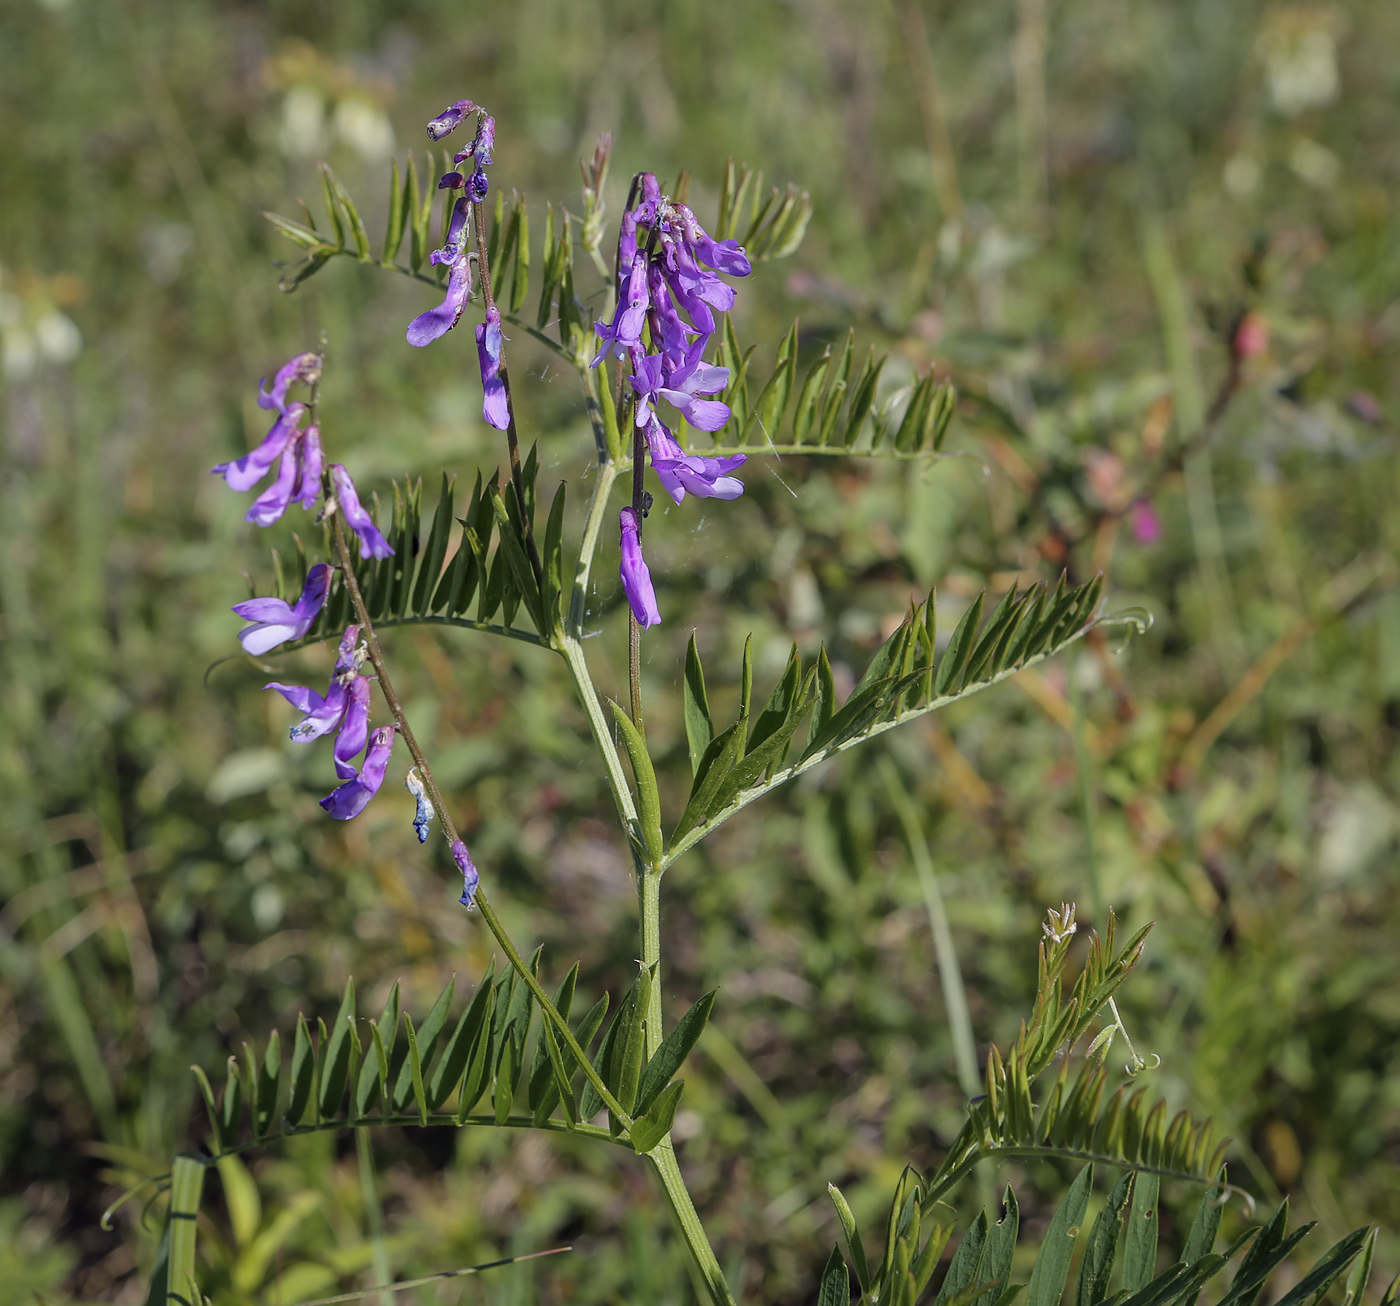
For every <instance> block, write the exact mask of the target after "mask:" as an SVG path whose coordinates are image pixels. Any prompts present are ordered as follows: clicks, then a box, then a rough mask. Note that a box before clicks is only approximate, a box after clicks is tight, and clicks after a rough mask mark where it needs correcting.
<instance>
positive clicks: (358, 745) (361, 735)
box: [333, 676, 369, 780]
mask: <svg viewBox="0 0 1400 1306" xmlns="http://www.w3.org/2000/svg"><path fill="white" fill-rule="evenodd" d="M368 738H369V680H368V678H367V677H365V676H355V677H354V679H352V680H351V681H350V682H349V683H348V684H347V685H346V686H345V711H344V713H343V715H342V716H341V718H340V729H339V731H337V733H336V736H335V748H334V750H333V760H334V762H335V773H336V775H337V776H339V777H340V778H341V779H342V780H352V779H354V776H355V759H356V758H357V757H359V755H360V754H361V753H363V752H364V751H365V740H366V739H368Z"/></svg>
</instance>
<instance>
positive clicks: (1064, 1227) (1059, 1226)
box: [1026, 1162, 1094, 1306]
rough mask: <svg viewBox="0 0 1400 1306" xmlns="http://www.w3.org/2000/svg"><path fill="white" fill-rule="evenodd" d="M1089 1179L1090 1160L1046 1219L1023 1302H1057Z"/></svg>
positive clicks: (1050, 1305)
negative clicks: (1045, 1226)
mask: <svg viewBox="0 0 1400 1306" xmlns="http://www.w3.org/2000/svg"><path fill="white" fill-rule="evenodd" d="M1093 1182H1094V1166H1093V1163H1092V1162H1091V1163H1090V1164H1088V1165H1086V1166H1085V1167H1084V1168H1083V1169H1082V1170H1081V1171H1080V1172H1079V1175H1078V1177H1077V1178H1076V1179H1075V1181H1074V1183H1072V1184H1071V1185H1070V1189H1069V1193H1068V1194H1067V1195H1066V1196H1065V1199H1064V1201H1062V1202H1061V1203H1060V1205H1059V1207H1058V1209H1057V1210H1056V1211H1055V1214H1054V1216H1053V1217H1052V1218H1051V1220H1050V1227H1049V1228H1048V1229H1047V1230H1046V1231H1045V1240H1044V1242H1042V1243H1041V1246H1040V1254H1039V1255H1038V1256H1037V1257H1036V1259H1035V1265H1034V1266H1033V1267H1032V1268H1031V1278H1030V1283H1029V1285H1028V1286H1027V1288H1026V1306H1058V1304H1059V1300H1060V1294H1061V1293H1062V1292H1063V1291H1064V1287H1065V1280H1066V1279H1067V1278H1068V1277H1069V1263H1070V1258H1071V1257H1072V1256H1073V1255H1074V1242H1075V1235H1076V1234H1077V1233H1078V1232H1079V1226H1080V1225H1081V1224H1082V1223H1083V1221H1084V1211H1085V1209H1086V1208H1087V1207H1088V1205H1089V1189H1090V1188H1091V1187H1092V1186H1093Z"/></svg>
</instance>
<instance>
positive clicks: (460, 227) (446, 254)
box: [428, 172, 470, 267]
mask: <svg viewBox="0 0 1400 1306" xmlns="http://www.w3.org/2000/svg"><path fill="white" fill-rule="evenodd" d="M460 175H461V174H460V173H455V172H449V173H448V174H447V177H458V176H460ZM447 177H444V178H443V181H446V180H447ZM458 185H461V183H460V182H458ZM469 208H470V206H469V205H468V203H467V201H466V197H465V196H463V197H461V198H459V199H458V200H457V202H456V203H455V204H453V206H452V220H451V221H450V222H449V223H448V224H447V236H446V238H445V239H444V240H443V242H442V248H441V249H435V250H433V252H432V253H431V254H429V255H428V262H429V263H431V264H432V265H433V266H434V267H436V266H437V265H438V264H439V263H446V264H448V265H449V266H450V265H452V264H454V263H456V262H457V260H458V259H459V258H461V256H462V251H463V249H464V248H465V247H466V243H467V212H468V209H469Z"/></svg>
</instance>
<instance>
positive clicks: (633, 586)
mask: <svg viewBox="0 0 1400 1306" xmlns="http://www.w3.org/2000/svg"><path fill="white" fill-rule="evenodd" d="M619 517H620V525H621V527H622V566H621V574H622V588H623V591H624V592H625V593H626V595H627V602H628V603H629V604H631V607H632V613H633V615H634V616H635V617H636V618H637V624H638V625H639V626H641V627H642V628H643V629H646V628H647V627H648V626H655V625H657V624H659V622H660V621H661V613H660V611H659V610H658V609H657V606H656V591H655V590H654V589H653V588H652V584H651V572H650V571H648V570H647V564H646V559H645V558H643V557H642V540H641V523H640V522H639V521H638V520H637V510H636V509H635V508H624V509H623V510H622V512H621V514H620V515H619Z"/></svg>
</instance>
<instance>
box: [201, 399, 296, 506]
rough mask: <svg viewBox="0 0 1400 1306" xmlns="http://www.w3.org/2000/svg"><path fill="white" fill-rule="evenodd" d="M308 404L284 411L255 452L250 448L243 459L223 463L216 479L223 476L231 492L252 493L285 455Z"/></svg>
mask: <svg viewBox="0 0 1400 1306" xmlns="http://www.w3.org/2000/svg"><path fill="white" fill-rule="evenodd" d="M304 412H306V405H305V404H303V403H298V402H293V403H291V404H288V405H287V406H286V407H285V408H283V409H281V410H280V411H279V413H278V415H277V420H276V421H275V422H273V424H272V429H271V430H270V431H268V433H267V434H266V435H265V436H264V437H263V442H262V443H261V444H260V445H258V447H257V448H256V449H250V450H249V451H248V452H247V453H245V454H244V455H243V457H242V458H238V459H235V460H234V461H233V462H227V463H220V464H219V465H218V466H217V467H215V468H213V469H212V470H213V472H214V474H215V475H216V476H222V477H223V478H224V480H225V481H226V482H227V484H228V488H229V489H230V490H240V491H241V490H251V489H252V488H253V486H255V485H256V484H257V483H258V482H259V481H260V480H262V478H263V477H264V476H266V475H267V473H268V471H269V469H270V468H271V467H272V464H273V463H275V462H276V461H277V460H278V458H280V457H281V456H282V452H283V450H285V449H286V447H287V444H288V442H289V441H290V440H291V439H292V437H293V436H294V435H295V434H296V432H297V425H298V423H299V422H300V421H301V416H302V414H303V413H304Z"/></svg>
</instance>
